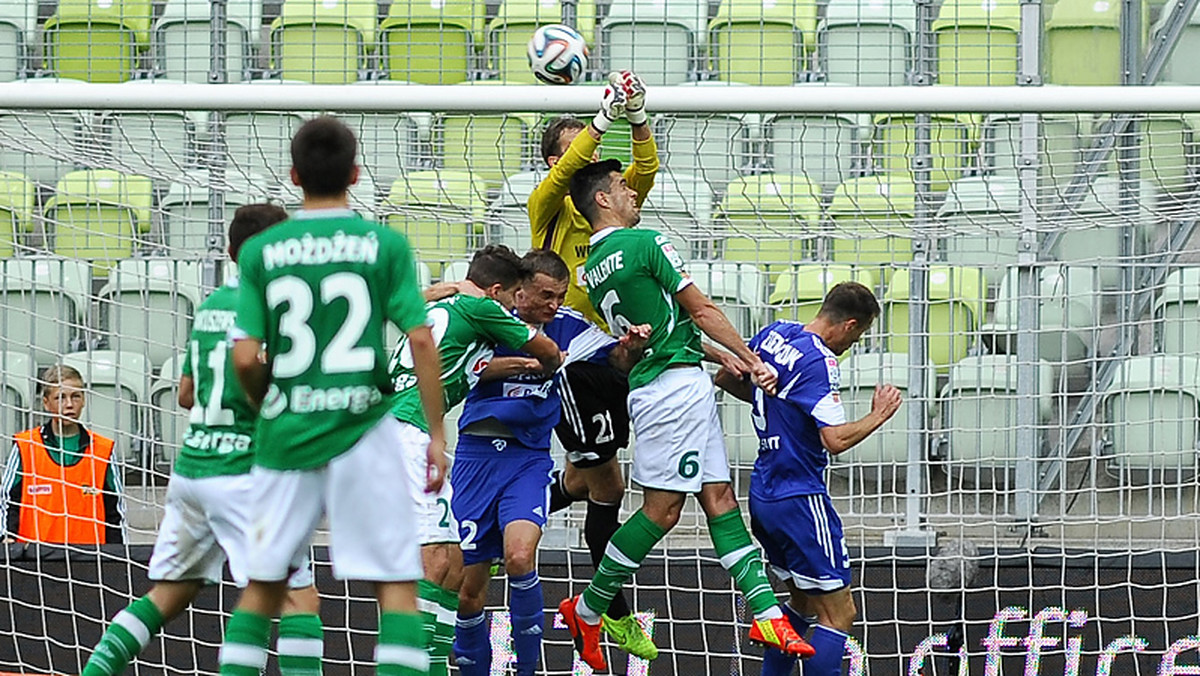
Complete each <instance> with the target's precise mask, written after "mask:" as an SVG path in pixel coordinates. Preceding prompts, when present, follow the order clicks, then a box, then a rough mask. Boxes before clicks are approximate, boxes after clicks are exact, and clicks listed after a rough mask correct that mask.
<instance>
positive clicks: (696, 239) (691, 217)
mask: <svg viewBox="0 0 1200 676" xmlns="http://www.w3.org/2000/svg"><path fill="white" fill-rule="evenodd" d="M714 199H715V197H714V195H713V190H712V186H710V185H709V184H708V183H707V182H705V180H704V179H703V178H700V177H699V176H688V175H685V174H682V173H674V172H671V173H668V172H665V171H660V172H659V173H658V176H656V177H655V178H654V187H653V188H651V189H650V194H649V195H647V196H646V201H645V203H643V204H642V220H641V223H639V224H638V227H640V228H648V229H651V230H658V231H659V232H661V233H662V234H664V235H667V236H668V237H670V238H671V241H672V242H673V243H674V245H675V246H676V247H677V248H678V249H679V252H680V255H682V256H683V258H684V260H687V259H689V258H694V257H696V255H697V254H698V253H699V251H698V250H697V247H700V246H706V245H708V243H709V242H711V241H712V216H713V213H712V212H713V201H714Z"/></svg>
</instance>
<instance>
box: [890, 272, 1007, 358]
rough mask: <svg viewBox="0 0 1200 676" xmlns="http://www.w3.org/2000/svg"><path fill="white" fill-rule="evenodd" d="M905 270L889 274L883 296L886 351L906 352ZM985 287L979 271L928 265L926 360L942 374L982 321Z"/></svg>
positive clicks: (908, 330)
mask: <svg viewBox="0 0 1200 676" xmlns="http://www.w3.org/2000/svg"><path fill="white" fill-rule="evenodd" d="M909 291H910V289H909V270H908V268H901V269H899V270H896V273H895V274H894V275H892V280H891V281H890V282H889V283H888V285H887V291H886V292H885V293H884V295H883V305H884V318H885V319H886V326H887V330H886V331H885V334H886V335H887V337H888V351H889V352H900V353H904V354H907V353H908V347H909V345H908V343H909V336H910V335H911V334H912V332H913V329H912V328H911V324H910V323H909V317H910V313H909V304H910V303H911V302H912V298H911V297H910V296H909ZM986 299H987V287H986V286H985V285H984V281H983V271H982V270H980V269H979V268H968V267H950V266H945V265H931V266H930V267H929V283H928V286H927V293H926V300H927V302H928V317H929V333H928V355H929V361H930V362H931V363H933V364H934V365H935V366H936V367H938V369H939V370H942V371H944V370H945V369H946V368H948V367H949V365H950V364H953V363H955V362H957V361H960V360H961V359H962V358H963V357H965V356H967V350H968V349H969V348H970V347H971V345H972V344H974V343H975V342H976V338H977V335H978V330H979V325H980V323H981V322H982V321H983V310H984V301H985V300H986Z"/></svg>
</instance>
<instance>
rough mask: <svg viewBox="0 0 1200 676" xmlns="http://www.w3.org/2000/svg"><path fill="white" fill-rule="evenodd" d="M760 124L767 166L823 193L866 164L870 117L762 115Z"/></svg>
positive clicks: (848, 115)
mask: <svg viewBox="0 0 1200 676" xmlns="http://www.w3.org/2000/svg"><path fill="white" fill-rule="evenodd" d="M797 86H807V87H814V88H815V87H818V86H831V85H797ZM763 123H764V124H763V128H764V136H765V139H766V147H767V157H766V159H767V166H769V167H771V169H772V170H773V171H775V172H777V173H780V174H804V175H805V176H808V178H809V180H811V181H813V182H814V183H817V184H819V185H820V186H821V188H822V190H824V191H825V192H826V193H830V192H833V190H834V189H835V188H837V187H838V185H840V184H841V183H842V181H845V180H847V179H849V178H851V177H852V176H854V175H855V174H856V172H858V171H859V170H861V169H863V168H865V167H866V165H867V151H866V147H865V142H866V141H867V140H868V139H869V138H870V136H871V117H870V116H869V115H851V114H830V115H794V114H777V115H770V116H764V120H763Z"/></svg>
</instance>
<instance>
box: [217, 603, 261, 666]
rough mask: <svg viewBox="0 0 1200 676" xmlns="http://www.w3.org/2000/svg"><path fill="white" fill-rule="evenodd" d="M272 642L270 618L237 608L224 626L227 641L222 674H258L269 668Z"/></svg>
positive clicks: (223, 644)
mask: <svg viewBox="0 0 1200 676" xmlns="http://www.w3.org/2000/svg"><path fill="white" fill-rule="evenodd" d="M270 642H271V618H269V617H263V616H262V615H258V614H256V613H252V612H249V611H246V610H234V611H233V614H232V615H230V616H229V624H226V625H225V641H224V642H223V643H222V644H221V656H220V661H221V675H222V676H259V674H261V673H262V671H263V669H266V668H267V644H269V643H270Z"/></svg>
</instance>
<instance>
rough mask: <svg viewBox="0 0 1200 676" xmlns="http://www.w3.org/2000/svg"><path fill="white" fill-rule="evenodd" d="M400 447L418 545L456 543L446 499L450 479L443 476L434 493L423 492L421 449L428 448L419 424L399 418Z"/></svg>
mask: <svg viewBox="0 0 1200 676" xmlns="http://www.w3.org/2000/svg"><path fill="white" fill-rule="evenodd" d="M400 448H402V449H403V450H404V458H405V463H404V464H405V467H407V469H408V490H409V492H410V493H411V494H412V498H413V514H415V515H416V517H417V533H418V534H419V535H420V542H421V544H422V545H436V544H443V543H448V542H452V543H454V544H458V541H459V538H458V521H457V520H455V518H454V512H452V511H450V499H451V497H452V496H453V495H454V492H453V489H451V488H450V478H449V477H446V480H445V481H443V482H442V488H441V490H439V491H438V492H436V493H426V492H425V484H426V482H427V481H428V479H427V473H428V467H429V465H428V463H427V461H426V455H425V452H426V451H427V450H428V448H429V435H428V434H426V433H424V432H422V431H421V429H420V428H419V427H416V426H414V425H410V424H408V423H406V422H403V421H401V422H400Z"/></svg>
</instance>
